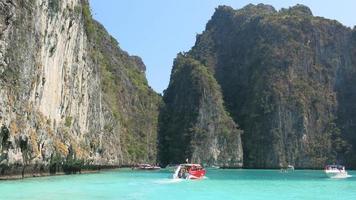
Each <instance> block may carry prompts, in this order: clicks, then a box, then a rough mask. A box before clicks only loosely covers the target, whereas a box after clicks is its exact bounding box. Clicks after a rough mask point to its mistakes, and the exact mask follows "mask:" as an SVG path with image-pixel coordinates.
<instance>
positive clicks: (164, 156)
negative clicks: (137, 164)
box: [159, 54, 243, 167]
mask: <svg viewBox="0 0 356 200" xmlns="http://www.w3.org/2000/svg"><path fill="white" fill-rule="evenodd" d="M164 102H165V107H164V108H163V109H162V112H161V113H160V133H159V155H160V157H159V159H160V161H161V162H162V164H163V165H165V164H169V163H183V162H185V160H186V158H188V159H189V160H190V161H192V162H193V163H202V164H204V165H208V166H212V165H217V166H225V167H242V158H243V153H242V145H241V137H240V135H241V133H242V131H240V130H239V129H238V127H237V125H236V124H235V123H234V121H233V120H232V119H231V117H230V116H229V115H228V113H227V112H226V111H225V108H224V106H223V100H222V95H221V91H220V86H219V85H218V84H217V82H216V80H215V79H214V77H213V76H212V74H211V73H210V72H209V71H208V70H207V68H206V67H205V66H203V65H202V64H201V63H200V62H198V61H196V60H194V59H192V58H190V57H189V56H185V55H181V54H180V55H178V57H177V58H176V60H175V62H174V66H173V70H172V75H171V80H170V84H169V86H168V88H167V90H166V91H165V92H164Z"/></svg>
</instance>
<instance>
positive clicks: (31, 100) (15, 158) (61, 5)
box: [0, 0, 160, 175]
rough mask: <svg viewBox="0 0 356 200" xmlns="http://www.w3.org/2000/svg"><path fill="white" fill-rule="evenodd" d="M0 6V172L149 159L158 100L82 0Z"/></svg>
mask: <svg viewBox="0 0 356 200" xmlns="http://www.w3.org/2000/svg"><path fill="white" fill-rule="evenodd" d="M0 10H1V12H0V29H1V30H0V31H1V32H0V123H1V124H3V125H2V127H1V132H0V133H1V134H0V139H1V141H2V143H1V146H0V149H1V156H0V168H1V175H11V174H19V173H22V174H23V175H24V174H31V173H47V172H49V171H50V172H51V173H55V172H56V171H62V170H64V171H65V170H67V171H71V169H72V168H73V169H74V171H78V170H79V169H80V168H83V166H96V165H99V166H106V165H108V166H119V165H130V164H133V163H135V162H141V161H146V162H155V159H156V142H155V140H156V139H155V138H156V131H157V127H156V125H157V118H158V107H159V104H160V97H159V96H158V95H157V94H156V93H154V92H153V91H152V89H151V88H149V86H148V85H147V81H146V79H145V75H144V70H145V67H144V65H143V63H142V61H141V60H140V59H139V58H138V57H134V56H129V55H128V54H127V53H126V52H124V51H122V50H121V49H120V48H119V47H118V43H117V42H116V41H115V40H114V39H113V38H112V37H111V36H109V35H108V33H107V32H106V31H105V29H104V28H103V27H102V26H101V25H100V24H98V23H97V22H95V21H94V20H93V19H92V18H91V15H90V9H89V5H88V2H86V1H81V0H63V1H59V0H48V1H45V0H35V1H22V0H2V1H0ZM135 119H138V120H137V121H136V120H135ZM143 130H145V131H143ZM136 145H138V146H140V147H142V148H144V150H137V149H136V148H133V147H132V146H136ZM72 171H73V170H72Z"/></svg>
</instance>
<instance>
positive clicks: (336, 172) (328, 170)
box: [324, 165, 349, 178]
mask: <svg viewBox="0 0 356 200" xmlns="http://www.w3.org/2000/svg"><path fill="white" fill-rule="evenodd" d="M324 172H325V174H326V175H327V176H328V177H330V178H347V177H349V175H348V173H347V171H346V170H345V167H344V166H342V165H327V166H325V170H324Z"/></svg>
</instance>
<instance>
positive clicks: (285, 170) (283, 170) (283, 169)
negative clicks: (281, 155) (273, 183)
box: [280, 165, 294, 173]
mask: <svg viewBox="0 0 356 200" xmlns="http://www.w3.org/2000/svg"><path fill="white" fill-rule="evenodd" d="M280 171H281V172H285V173H287V172H290V171H294V166H293V165H287V167H282V168H281V170H280Z"/></svg>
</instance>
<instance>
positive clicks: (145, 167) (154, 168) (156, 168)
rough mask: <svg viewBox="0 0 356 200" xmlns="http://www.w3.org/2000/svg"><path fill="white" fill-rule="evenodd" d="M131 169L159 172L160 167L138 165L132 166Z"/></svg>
mask: <svg viewBox="0 0 356 200" xmlns="http://www.w3.org/2000/svg"><path fill="white" fill-rule="evenodd" d="M132 169H139V170H159V169H161V167H159V166H156V165H150V164H138V165H136V166H134V167H133V168H132Z"/></svg>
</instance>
